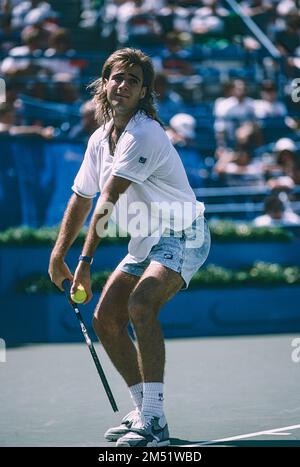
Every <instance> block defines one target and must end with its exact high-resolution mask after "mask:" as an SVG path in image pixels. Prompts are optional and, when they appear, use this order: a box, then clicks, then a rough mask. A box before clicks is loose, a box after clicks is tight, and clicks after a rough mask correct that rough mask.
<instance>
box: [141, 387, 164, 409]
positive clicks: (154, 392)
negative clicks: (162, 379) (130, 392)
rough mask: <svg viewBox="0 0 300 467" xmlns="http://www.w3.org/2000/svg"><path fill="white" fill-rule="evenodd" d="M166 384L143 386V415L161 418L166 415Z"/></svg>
mask: <svg viewBox="0 0 300 467" xmlns="http://www.w3.org/2000/svg"><path fill="white" fill-rule="evenodd" d="M163 401H164V383H144V384H143V406H142V413H143V415H155V416H156V417H161V416H162V415H163V413H164V409H163Z"/></svg>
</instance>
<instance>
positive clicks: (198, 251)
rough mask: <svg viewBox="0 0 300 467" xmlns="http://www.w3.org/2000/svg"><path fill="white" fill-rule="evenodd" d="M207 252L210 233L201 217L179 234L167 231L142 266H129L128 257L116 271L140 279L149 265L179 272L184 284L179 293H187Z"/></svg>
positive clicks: (134, 263) (130, 264)
mask: <svg viewBox="0 0 300 467" xmlns="http://www.w3.org/2000/svg"><path fill="white" fill-rule="evenodd" d="M209 250H210V231H209V227H208V224H207V221H206V219H205V218H204V217H203V216H200V217H198V218H197V219H195V220H194V222H193V224H192V225H191V226H190V227H188V228H187V229H185V230H183V231H181V232H174V231H172V230H168V231H166V232H165V233H164V234H163V236H162V237H161V238H160V240H159V242H158V243H157V244H156V245H154V246H153V247H152V249H151V250H150V253H149V255H148V256H147V258H146V259H145V260H144V261H142V262H132V257H130V262H128V258H129V254H128V255H127V256H125V258H124V259H123V260H122V261H121V262H120V263H119V265H118V266H117V269H121V271H123V272H126V273H128V274H132V275H134V276H142V274H143V273H144V271H145V269H146V268H147V267H148V266H149V264H150V263H151V262H155V263H160V264H162V265H163V266H165V267H167V268H170V269H172V270H173V271H176V272H178V273H179V274H180V275H181V277H182V279H183V280H184V285H183V287H182V289H187V288H188V286H189V283H190V280H191V279H192V277H193V275H194V274H195V273H196V272H197V271H198V270H199V269H200V267H201V266H202V265H203V264H204V262H205V261H206V258H207V257H208V254H209Z"/></svg>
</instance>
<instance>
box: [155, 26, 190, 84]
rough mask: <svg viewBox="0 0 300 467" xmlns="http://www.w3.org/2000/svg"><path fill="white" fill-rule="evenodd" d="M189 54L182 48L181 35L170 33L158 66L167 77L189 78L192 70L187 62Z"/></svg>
mask: <svg viewBox="0 0 300 467" xmlns="http://www.w3.org/2000/svg"><path fill="white" fill-rule="evenodd" d="M189 57H190V52H189V51H188V50H186V49H185V48H184V41H183V37H182V34H180V33H177V32H174V31H173V32H170V33H168V34H167V35H166V37H165V45H164V47H163V48H162V50H161V53H160V60H161V62H160V66H161V70H162V71H164V73H166V74H167V75H168V76H189V75H191V74H193V73H194V68H193V66H192V65H191V62H190V61H189Z"/></svg>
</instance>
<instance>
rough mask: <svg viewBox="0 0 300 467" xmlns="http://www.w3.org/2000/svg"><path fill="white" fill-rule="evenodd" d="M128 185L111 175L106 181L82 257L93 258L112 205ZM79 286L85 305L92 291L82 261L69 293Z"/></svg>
mask: <svg viewBox="0 0 300 467" xmlns="http://www.w3.org/2000/svg"><path fill="white" fill-rule="evenodd" d="M130 184H131V181H130V180H127V179H125V178H122V177H117V176H114V175H111V176H110V177H109V179H108V180H107V182H106V184H105V186H104V188H103V190H102V192H101V195H100V197H99V199H98V202H97V206H96V208H95V210H94V213H93V216H92V219H91V221H90V225H89V229H88V233H87V236H86V239H85V243H84V246H83V249H82V255H83V256H90V257H93V256H94V254H95V251H96V248H97V246H98V244H99V242H100V240H101V238H103V233H104V230H105V229H106V227H107V224H108V221H109V219H110V216H111V213H112V211H113V208H114V205H115V204H116V202H117V201H118V199H119V197H120V196H121V194H122V193H124V192H125V191H126V190H127V188H128V187H129V186H130ZM79 284H82V285H83V286H84V288H85V291H86V293H87V299H86V302H85V303H87V302H88V301H89V300H90V299H91V298H92V291H91V285H90V264H89V263H86V262H84V261H80V262H79V264H78V266H77V269H76V271H75V274H74V280H73V284H72V289H71V293H73V292H75V291H76V289H77V287H78V285H79Z"/></svg>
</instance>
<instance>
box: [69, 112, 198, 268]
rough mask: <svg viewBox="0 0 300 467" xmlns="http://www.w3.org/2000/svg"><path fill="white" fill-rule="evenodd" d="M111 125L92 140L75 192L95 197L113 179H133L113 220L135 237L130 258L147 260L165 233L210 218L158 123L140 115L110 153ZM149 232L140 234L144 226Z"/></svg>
mask: <svg viewBox="0 0 300 467" xmlns="http://www.w3.org/2000/svg"><path fill="white" fill-rule="evenodd" d="M112 125H113V121H112V120H111V121H110V122H109V123H107V124H106V125H105V126H102V127H100V128H99V129H98V130H96V131H95V132H94V133H93V134H92V136H91V137H90V139H89V142H88V146H87V149H86V152H85V156H84V160H83V162H82V165H81V167H80V169H79V172H78V174H77V176H76V178H75V180H74V184H73V186H72V190H73V191H74V192H75V193H77V194H78V195H80V196H83V197H86V198H94V197H95V196H96V195H97V193H98V192H101V191H102V190H103V187H104V185H105V183H106V181H107V180H108V178H109V176H110V175H116V176H118V177H122V178H126V179H128V180H131V181H132V183H131V185H130V186H129V188H128V189H127V190H126V192H125V193H123V194H122V195H121V196H120V198H119V200H118V202H117V203H116V205H115V207H114V210H113V213H112V219H113V220H114V222H116V223H117V224H118V225H119V226H120V227H121V228H122V230H125V231H127V232H128V233H129V234H130V236H131V239H130V242H129V245H128V251H129V255H130V257H131V258H132V260H133V261H143V260H144V259H145V258H146V257H147V256H148V254H149V252H150V250H151V248H152V247H153V246H154V245H155V244H157V243H158V241H159V239H160V237H161V235H162V233H163V232H164V230H165V229H168V228H172V229H173V230H178V231H179V230H182V229H183V228H187V227H189V226H190V225H191V224H192V222H193V220H194V219H195V218H196V217H198V216H199V215H203V213H204V205H203V203H200V202H198V201H197V200H196V197H195V194H194V192H193V190H192V188H191V187H190V185H189V182H188V179H187V175H186V172H185V170H184V167H183V164H182V162H181V159H180V157H179V155H178V153H177V151H176V150H175V148H174V146H173V145H172V144H171V142H170V140H169V138H168V137H167V135H166V133H165V131H164V129H163V128H162V127H161V125H160V124H159V123H158V122H156V121H155V120H153V119H151V118H149V117H147V116H146V115H144V114H143V113H142V112H138V113H137V114H136V115H134V116H133V117H132V118H131V120H130V121H129V122H128V124H127V126H126V128H125V129H124V131H123V133H122V134H121V136H120V138H119V140H118V143H117V145H116V149H115V155H114V156H112V155H111V154H110V148H109V140H108V139H109V132H110V130H111V128H112ZM141 224H142V227H143V232H142V233H140V230H139V227H140V226H141Z"/></svg>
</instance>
